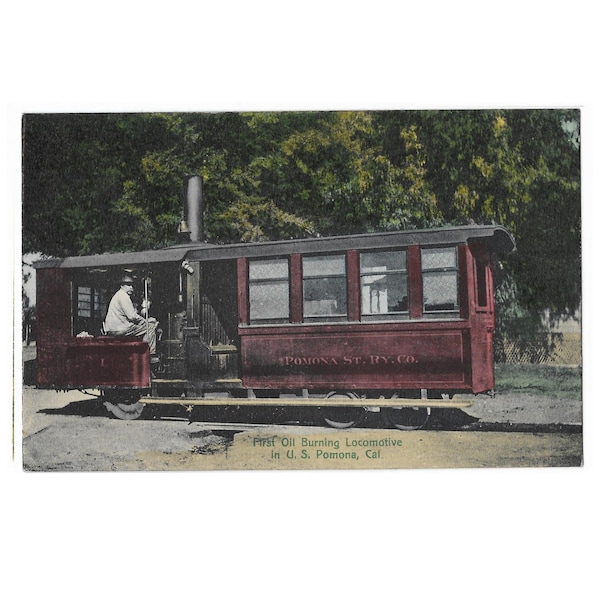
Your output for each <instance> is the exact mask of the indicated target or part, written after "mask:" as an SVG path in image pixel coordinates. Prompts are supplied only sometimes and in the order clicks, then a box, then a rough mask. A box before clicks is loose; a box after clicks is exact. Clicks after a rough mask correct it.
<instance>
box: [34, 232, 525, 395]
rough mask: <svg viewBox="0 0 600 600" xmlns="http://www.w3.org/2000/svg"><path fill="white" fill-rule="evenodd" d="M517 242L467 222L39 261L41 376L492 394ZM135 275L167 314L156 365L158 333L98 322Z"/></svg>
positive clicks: (270, 391) (85, 382) (95, 384)
mask: <svg viewBox="0 0 600 600" xmlns="http://www.w3.org/2000/svg"><path fill="white" fill-rule="evenodd" d="M513 248H514V242H513V240H512V238H511V236H510V235H509V233H508V232H507V231H506V230H505V229H504V228H502V227H499V226H466V227H448V228H440V229H435V230H421V231H400V232H389V233H378V234H364V235H356V236H339V237H331V238H315V239H306V240H290V241H281V242H265V243H254V244H234V245H227V246H219V245H211V244H206V243H198V242H196V243H188V244H182V245H179V246H173V247H170V248H165V249H163V250H155V251H148V252H138V253H125V254H107V255H96V256H83V257H72V258H67V259H62V260H49V261H42V262H40V263H38V264H37V265H36V266H37V269H38V270H37V306H38V315H37V340H38V342H37V343H38V359H37V360H38V363H37V373H38V385H39V386H41V387H51V388H56V389H72V388H99V389H101V390H118V389H126V390H140V395H141V396H142V401H143V402H146V403H148V402H151V401H153V398H154V399H157V398H161V399H164V400H165V401H166V400H167V399H168V398H169V397H172V398H175V397H178V398H181V397H182V396H183V397H184V398H187V399H188V401H189V402H192V401H194V402H198V403H203V399H204V401H206V402H208V400H209V399H210V398H211V397H212V396H214V395H215V393H217V392H218V393H219V394H221V395H222V394H223V393H227V394H228V395H229V396H231V397H232V398H235V402H236V403H238V404H239V403H240V398H241V397H245V398H247V399H248V401H252V400H254V399H256V398H257V397H261V396H263V397H264V396H268V397H270V398H272V399H276V398H277V397H279V396H280V395H281V397H284V396H286V397H287V396H289V395H291V394H297V395H298V398H299V399H300V400H299V401H298V404H301V403H302V399H305V400H306V401H307V399H308V398H309V397H311V396H312V395H314V394H321V395H322V396H328V395H329V396H330V397H333V396H335V398H336V399H337V401H338V403H339V402H340V400H339V398H340V396H341V395H344V396H343V397H345V398H346V399H351V400H352V402H354V399H355V398H359V397H360V396H362V397H363V398H370V397H371V396H374V397H375V398H382V399H383V398H388V399H389V398H396V397H408V398H417V399H420V401H421V402H423V401H424V400H423V399H424V398H428V399H431V398H434V397H438V398H439V397H441V395H442V394H447V395H448V396H451V395H453V394H456V393H475V394H476V393H481V392H486V391H489V390H490V389H492V388H493V386H494V376H493V332H494V294H493V280H492V269H491V265H492V261H493V260H494V256H495V255H496V254H497V253H505V252H509V251H511V250H512V249H513ZM184 261H185V262H184ZM182 265H183V266H185V267H186V268H182ZM124 271H126V272H127V273H129V274H131V275H133V276H134V277H136V278H137V280H138V281H139V282H140V285H139V286H138V289H139V290H140V291H142V290H145V293H146V295H148V294H150V298H146V300H151V302H152V304H151V306H152V308H151V313H152V314H153V316H155V317H156V318H157V319H158V320H159V321H160V323H161V328H162V340H161V342H160V344H159V349H160V352H161V355H162V356H161V363H160V366H159V367H158V368H157V369H156V370H155V372H154V373H151V370H150V360H149V352H148V346H147V344H145V343H144V342H142V341H139V340H137V339H135V338H114V337H111V338H108V337H105V336H103V335H102V334H101V323H102V320H103V317H104V313H105V310H106V305H107V302H108V301H109V300H110V296H111V294H112V293H113V292H114V291H115V289H116V287H117V282H118V280H119V278H120V277H121V276H122V275H123V273H124ZM141 300H142V298H141V297H139V298H138V301H141ZM417 392H418V393H417ZM424 392H425V393H424ZM382 404H383V402H382ZM388 404H389V402H388Z"/></svg>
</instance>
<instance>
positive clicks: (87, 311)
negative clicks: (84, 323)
mask: <svg viewBox="0 0 600 600" xmlns="http://www.w3.org/2000/svg"><path fill="white" fill-rule="evenodd" d="M106 308H107V303H106V292H104V290H98V289H96V288H92V287H87V286H78V287H77V316H78V317H83V318H90V319H98V318H104V316H105V314H106Z"/></svg>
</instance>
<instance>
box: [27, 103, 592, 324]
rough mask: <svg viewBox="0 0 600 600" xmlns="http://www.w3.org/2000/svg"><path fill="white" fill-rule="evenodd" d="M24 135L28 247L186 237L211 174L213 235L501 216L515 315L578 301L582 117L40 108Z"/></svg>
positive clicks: (292, 234) (258, 236) (255, 236)
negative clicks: (47, 111) (191, 210)
mask: <svg viewBox="0 0 600 600" xmlns="http://www.w3.org/2000/svg"><path fill="white" fill-rule="evenodd" d="M23 134H24V160H23V172H24V184H23V216H24V226H23V249H24V251H36V250H37V251H42V252H44V253H46V254H51V255H56V256H64V255H67V254H82V253H92V252H105V251H118V250H134V249H138V250H140V249H146V248H155V247H161V246H165V245H168V244H170V243H173V242H175V241H176V228H177V224H178V222H179V220H180V218H181V216H182V198H181V189H182V182H183V180H184V178H185V176H186V175H188V174H192V173H196V174H200V175H202V176H203V178H204V181H205V196H206V198H207V203H206V222H207V231H208V235H209V238H210V239H211V240H212V241H215V242H230V241H255V240H265V239H282V238H296V237H306V236H314V235H329V234H337V233H352V232H367V231H378V230H385V229H407V228H417V227H429V226H435V225H443V224H462V223H471V222H475V223H482V224H484V223H500V224H502V225H505V226H506V227H508V228H509V230H510V231H511V232H512V233H513V234H514V236H515V238H516V241H517V247H518V251H517V253H516V254H515V255H514V256H512V257H510V258H509V259H508V260H506V261H505V262H504V266H505V268H504V270H503V277H502V278H501V279H502V281H503V282H504V283H502V285H506V286H507V288H506V289H507V290H508V289H510V290H511V292H510V293H508V292H507V293H506V294H504V295H502V294H500V296H501V297H504V298H506V302H507V303H508V304H510V310H509V309H508V308H507V310H506V311H504V308H503V307H502V303H500V308H501V309H502V310H501V311H500V317H501V318H500V321H501V324H502V315H503V314H507V315H508V314H509V313H511V310H512V309H514V307H518V309H519V311H520V313H522V314H523V315H529V316H530V317H531V319H533V320H536V319H537V321H538V323H539V315H540V314H541V313H542V311H543V310H546V309H550V311H551V314H552V316H553V317H555V318H558V317H560V316H562V315H569V314H573V313H574V312H575V310H576V309H577V307H578V306H579V302H580V297H581V275H580V264H581V259H580V239H581V222H580V221H581V212H580V211H581V208H580V199H579V196H580V166H579V165H580V162H579V113H578V111H566V110H480V111H477V110H465V111H455V110H452V111H394V112H385V111H382V112H364V111H358V112H357V111H354V112H283V113H266V112H265V113H170V114H164V113H147V114H104V115H103V114H89V115H82V114H79V115H60V114H59V115H26V116H25V118H24V121H23ZM503 311H504V312H503Z"/></svg>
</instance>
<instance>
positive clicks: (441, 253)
mask: <svg viewBox="0 0 600 600" xmlns="http://www.w3.org/2000/svg"><path fill="white" fill-rule="evenodd" d="M421 271H422V274H423V310H424V312H426V313H427V312H443V311H456V310H458V268H457V260H456V248H454V247H453V248H423V249H422V250H421Z"/></svg>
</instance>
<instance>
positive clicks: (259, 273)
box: [249, 259, 290, 323]
mask: <svg viewBox="0 0 600 600" xmlns="http://www.w3.org/2000/svg"><path fill="white" fill-rule="evenodd" d="M249 280H250V284H249V301H250V322H251V323H252V322H254V323H255V322H257V321H262V322H273V323H280V322H282V321H288V320H289V316H290V283H289V265H288V261H287V259H273V260H253V261H250V264H249Z"/></svg>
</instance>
